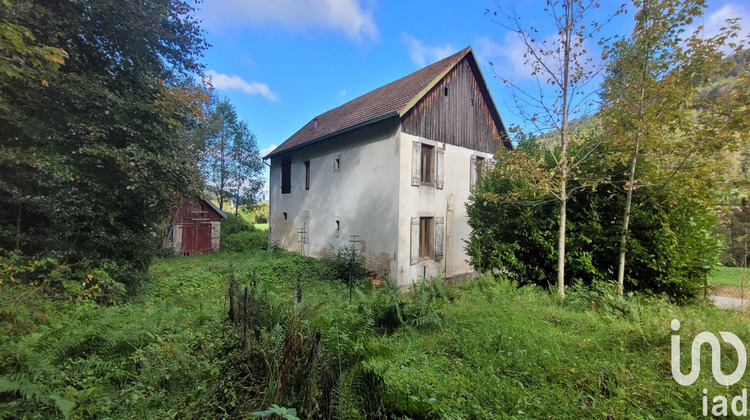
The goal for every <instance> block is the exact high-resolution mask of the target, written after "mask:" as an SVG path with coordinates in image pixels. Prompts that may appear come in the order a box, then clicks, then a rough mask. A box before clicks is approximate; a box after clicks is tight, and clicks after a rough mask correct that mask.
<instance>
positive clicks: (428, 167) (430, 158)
mask: <svg viewBox="0 0 750 420" xmlns="http://www.w3.org/2000/svg"><path fill="white" fill-rule="evenodd" d="M419 159H420V160H419V162H420V170H419V183H420V185H428V186H434V185H435V146H432V145H430V144H425V143H422V144H421V149H420V152H419Z"/></svg>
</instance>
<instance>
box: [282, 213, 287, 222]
mask: <svg viewBox="0 0 750 420" xmlns="http://www.w3.org/2000/svg"><path fill="white" fill-rule="evenodd" d="M282 214H283V216H284V220H286V219H287V214H286V212H284V213H282Z"/></svg>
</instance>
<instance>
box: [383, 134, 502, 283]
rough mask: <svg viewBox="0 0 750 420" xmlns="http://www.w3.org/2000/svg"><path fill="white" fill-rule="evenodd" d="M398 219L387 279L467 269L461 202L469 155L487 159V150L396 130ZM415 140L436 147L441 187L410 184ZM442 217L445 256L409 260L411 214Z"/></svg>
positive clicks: (467, 178)
mask: <svg viewBox="0 0 750 420" xmlns="http://www.w3.org/2000/svg"><path fill="white" fill-rule="evenodd" d="M399 136H400V148H401V152H400V159H399V162H400V163H399V167H400V169H399V180H400V181H399V210H398V214H399V219H398V226H399V228H398V231H399V238H398V270H394V273H393V274H392V276H391V281H392V282H394V283H397V284H398V285H408V284H411V283H413V282H414V281H416V280H418V279H420V278H422V276H423V275H426V277H427V278H431V277H435V276H437V275H438V274H442V275H443V276H444V277H453V276H456V275H461V274H467V273H471V272H472V269H471V266H470V265H469V263H468V262H467V260H468V256H467V255H466V252H465V250H464V247H465V245H466V244H465V242H464V240H465V239H468V237H469V234H470V233H471V229H470V227H469V224H468V219H467V215H466V206H465V204H466V202H467V200H468V198H469V190H470V187H471V185H470V183H471V171H472V165H471V157H472V156H473V155H474V156H481V157H484V158H485V159H491V158H492V154H490V153H483V152H478V151H476V150H471V149H467V148H464V147H459V146H454V145H451V144H447V143H441V142H436V141H433V140H429V139H425V138H422V137H417V136H414V135H411V134H407V133H399ZM415 141H417V142H420V143H424V144H428V145H431V146H433V147H435V148H436V149H437V148H442V149H443V150H444V154H443V159H444V161H443V177H444V184H443V188H442V189H438V188H436V187H432V186H423V185H420V186H418V187H417V186H413V185H412V183H411V178H412V153H413V151H412V150H413V143H414V142H415ZM412 217H445V241H444V252H445V257H444V259H443V260H441V261H435V260H434V259H431V260H423V261H419V262H417V263H416V264H414V265H412V264H411V218H412Z"/></svg>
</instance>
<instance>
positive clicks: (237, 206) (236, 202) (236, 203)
mask: <svg viewBox="0 0 750 420" xmlns="http://www.w3.org/2000/svg"><path fill="white" fill-rule="evenodd" d="M239 210H240V184H239V183H238V184H237V195H236V196H235V199H234V233H237V213H238V212H239Z"/></svg>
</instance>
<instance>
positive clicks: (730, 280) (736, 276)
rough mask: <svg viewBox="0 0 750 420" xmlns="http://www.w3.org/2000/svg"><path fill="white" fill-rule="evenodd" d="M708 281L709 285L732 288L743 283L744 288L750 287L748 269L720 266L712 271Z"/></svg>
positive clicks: (749, 270) (749, 271)
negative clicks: (721, 285) (723, 285)
mask: <svg viewBox="0 0 750 420" xmlns="http://www.w3.org/2000/svg"><path fill="white" fill-rule="evenodd" d="M708 281H709V284H725V285H727V286H733V287H740V284H742V283H744V286H745V287H750V269H743V268H740V267H726V266H723V265H720V266H718V267H716V269H714V271H713V272H712V274H711V277H710V278H709V280H708Z"/></svg>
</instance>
